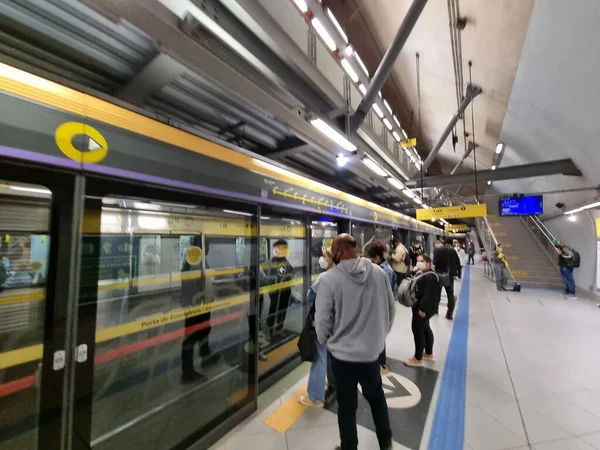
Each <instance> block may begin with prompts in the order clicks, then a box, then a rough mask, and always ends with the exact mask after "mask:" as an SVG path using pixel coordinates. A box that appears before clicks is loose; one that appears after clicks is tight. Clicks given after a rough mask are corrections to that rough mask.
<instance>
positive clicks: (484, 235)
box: [475, 217, 498, 281]
mask: <svg viewBox="0 0 600 450" xmlns="http://www.w3.org/2000/svg"><path fill="white" fill-rule="evenodd" d="M475 225H476V226H477V233H478V234H479V239H481V242H482V243H483V248H484V249H485V254H486V259H485V261H483V260H482V262H483V273H484V275H485V276H486V277H487V278H489V279H490V280H492V281H494V280H495V277H494V269H493V267H492V263H491V262H490V259H491V257H492V254H493V251H494V249H495V248H496V244H498V239H496V236H495V235H494V231H493V230H492V227H490V223H489V221H488V219H487V217H477V218H476V219H475Z"/></svg>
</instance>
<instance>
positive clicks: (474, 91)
mask: <svg viewBox="0 0 600 450" xmlns="http://www.w3.org/2000/svg"><path fill="white" fill-rule="evenodd" d="M479 94H481V88H480V87H479V86H475V85H469V86H467V92H466V93H465V98H463V101H462V102H460V105H459V106H458V110H457V111H456V112H455V113H454V116H452V119H450V123H449V124H448V126H447V127H446V129H445V130H444V132H443V133H442V137H440V140H439V141H438V143H437V144H435V147H433V149H432V150H431V152H430V153H429V155H428V156H427V159H425V161H424V162H423V172H425V171H426V170H427V169H428V168H429V166H430V165H431V163H432V162H433V160H434V159H435V158H436V156H437V154H438V152H439V151H440V149H441V148H442V145H444V142H446V139H447V138H448V135H449V134H450V132H451V131H452V129H453V128H454V126H455V125H456V122H458V119H459V118H460V116H461V114H462V113H463V112H464V111H465V109H466V108H467V106H469V103H471V101H472V100H473V99H474V98H475V97H477V96H478V95H479Z"/></svg>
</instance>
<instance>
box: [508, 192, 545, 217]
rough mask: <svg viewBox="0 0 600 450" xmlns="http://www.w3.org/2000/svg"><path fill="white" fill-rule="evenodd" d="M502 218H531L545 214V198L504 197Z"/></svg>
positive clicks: (533, 196) (531, 196)
mask: <svg viewBox="0 0 600 450" xmlns="http://www.w3.org/2000/svg"><path fill="white" fill-rule="evenodd" d="M499 211H500V216H502V217H505V216H530V215H539V214H543V213H544V197H543V196H541V195H529V196H524V197H503V198H501V199H500V208H499Z"/></svg>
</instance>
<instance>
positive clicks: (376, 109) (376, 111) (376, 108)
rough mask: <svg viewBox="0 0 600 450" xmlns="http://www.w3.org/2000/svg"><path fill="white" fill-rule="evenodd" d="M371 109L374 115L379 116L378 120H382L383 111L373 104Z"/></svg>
mask: <svg viewBox="0 0 600 450" xmlns="http://www.w3.org/2000/svg"><path fill="white" fill-rule="evenodd" d="M373 109H374V110H375V113H376V114H377V115H378V116H379V118H380V119H383V111H382V110H381V108H380V107H379V105H378V104H377V103H373Z"/></svg>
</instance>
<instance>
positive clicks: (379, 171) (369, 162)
mask: <svg viewBox="0 0 600 450" xmlns="http://www.w3.org/2000/svg"><path fill="white" fill-rule="evenodd" d="M362 162H363V164H364V165H365V166H367V167H368V168H369V169H371V171H372V172H373V173H374V174H375V175H379V176H380V177H386V176H388V173H387V172H386V171H385V170H384V169H383V168H382V167H381V166H380V165H379V164H377V163H376V162H375V161H374V160H373V159H371V158H370V157H369V156H365V157H364V158H363V159H362Z"/></svg>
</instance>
